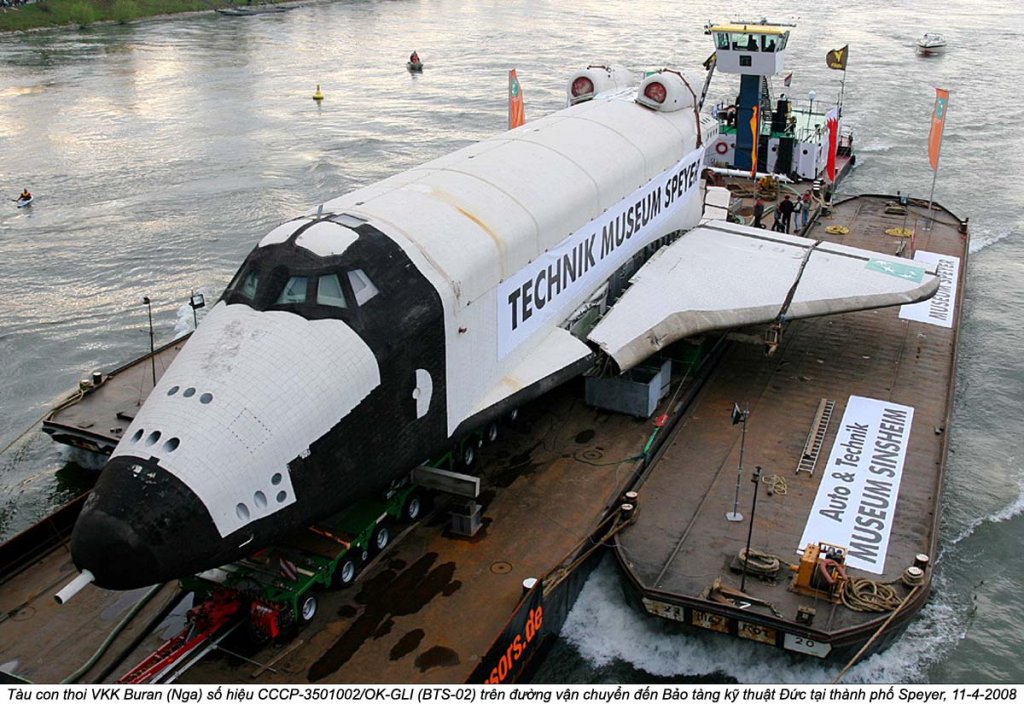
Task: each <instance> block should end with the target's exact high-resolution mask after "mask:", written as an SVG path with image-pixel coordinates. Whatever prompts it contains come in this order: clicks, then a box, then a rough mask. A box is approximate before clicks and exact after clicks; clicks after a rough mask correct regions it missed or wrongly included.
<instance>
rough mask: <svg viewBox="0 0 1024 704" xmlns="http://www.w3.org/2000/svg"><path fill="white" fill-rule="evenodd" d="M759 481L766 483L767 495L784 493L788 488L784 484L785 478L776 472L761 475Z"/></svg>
mask: <svg viewBox="0 0 1024 704" xmlns="http://www.w3.org/2000/svg"><path fill="white" fill-rule="evenodd" d="M761 481H762V482H764V483H765V484H767V485H768V495H769V496H771V495H772V494H779V495H784V494H785V493H786V490H787V489H788V488H789V487H788V486H787V484H786V480H785V479H783V478H782V477H780V476H779V475H778V474H770V475H767V476H764V477H761Z"/></svg>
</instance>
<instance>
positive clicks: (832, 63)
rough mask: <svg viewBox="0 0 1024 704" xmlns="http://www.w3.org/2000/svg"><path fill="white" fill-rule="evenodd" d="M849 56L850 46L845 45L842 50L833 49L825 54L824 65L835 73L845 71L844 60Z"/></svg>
mask: <svg viewBox="0 0 1024 704" xmlns="http://www.w3.org/2000/svg"><path fill="white" fill-rule="evenodd" d="M849 54H850V45H849V44H847V45H846V46H844V47H843V48H842V49H833V50H832V51H830V52H828V53H827V54H825V63H826V64H828V67H829V68H834V69H836V70H837V71H845V70H846V59H847V57H848V56H849Z"/></svg>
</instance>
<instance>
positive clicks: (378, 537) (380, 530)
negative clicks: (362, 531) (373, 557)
mask: <svg viewBox="0 0 1024 704" xmlns="http://www.w3.org/2000/svg"><path fill="white" fill-rule="evenodd" d="M390 542H391V531H390V530H388V527H387V525H385V524H383V523H381V524H380V525H379V526H377V527H376V528H375V529H374V531H373V540H372V541H371V543H370V548H371V549H372V550H373V551H374V552H382V551H383V550H384V548H386V547H387V546H388V543H390Z"/></svg>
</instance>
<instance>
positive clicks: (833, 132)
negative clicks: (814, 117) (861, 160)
mask: <svg viewBox="0 0 1024 704" xmlns="http://www.w3.org/2000/svg"><path fill="white" fill-rule="evenodd" d="M825 124H826V125H827V126H828V162H827V166H826V174H827V175H828V180H829V181H831V182H832V183H835V182H836V150H837V149H838V147H839V108H838V106H837V107H834V108H832V109H831V110H829V111H828V112H827V113H825Z"/></svg>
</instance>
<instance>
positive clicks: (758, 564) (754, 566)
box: [736, 548, 782, 575]
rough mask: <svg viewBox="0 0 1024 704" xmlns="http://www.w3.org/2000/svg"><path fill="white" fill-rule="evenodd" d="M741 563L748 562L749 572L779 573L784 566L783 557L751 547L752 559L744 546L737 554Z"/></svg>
mask: <svg viewBox="0 0 1024 704" xmlns="http://www.w3.org/2000/svg"><path fill="white" fill-rule="evenodd" d="M736 558H737V559H738V560H739V563H740V564H741V565H742V564H743V561H744V560H746V562H747V572H749V573H751V574H770V575H775V574H778V572H779V569H781V567H782V558H781V557H779V556H778V555H772V554H770V553H767V552H761V551H760V550H757V549H755V548H751V549H750V559H749V560H748V559H747V549H746V548H742V549H741V550H740V551H739V553H738V554H737V555H736Z"/></svg>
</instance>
